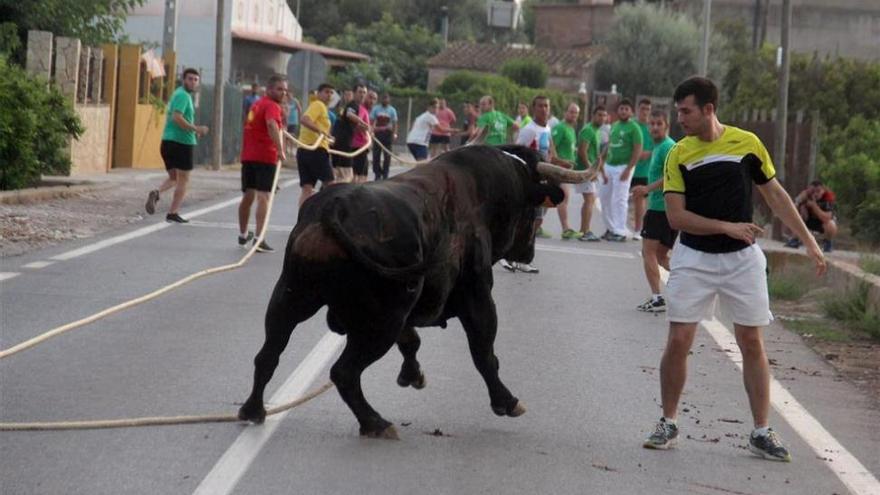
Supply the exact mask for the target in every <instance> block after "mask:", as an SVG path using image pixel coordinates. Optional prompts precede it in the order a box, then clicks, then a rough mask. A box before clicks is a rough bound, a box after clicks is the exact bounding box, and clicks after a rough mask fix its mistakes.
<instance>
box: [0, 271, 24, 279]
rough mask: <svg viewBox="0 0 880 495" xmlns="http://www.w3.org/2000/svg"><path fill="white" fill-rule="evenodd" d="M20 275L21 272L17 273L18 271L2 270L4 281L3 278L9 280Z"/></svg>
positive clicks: (1, 274)
mask: <svg viewBox="0 0 880 495" xmlns="http://www.w3.org/2000/svg"><path fill="white" fill-rule="evenodd" d="M19 275H21V273H16V272H0V281H2V280H9V279H10V278H15V277H17V276H19Z"/></svg>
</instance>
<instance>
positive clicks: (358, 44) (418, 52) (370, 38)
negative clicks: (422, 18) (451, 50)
mask: <svg viewBox="0 0 880 495" xmlns="http://www.w3.org/2000/svg"><path fill="white" fill-rule="evenodd" d="M326 44H327V45H329V46H333V47H336V48H342V49H344V50H352V51H358V52H361V53H365V54H367V55H369V56H370V57H371V60H370V63H369V65H373V66H375V68H376V69H378V75H379V76H380V78H381V83H382V86H384V85H386V84H390V85H392V86H401V87H406V86H422V87H424V86H425V85H426V84H427V81H428V69H427V67H426V65H425V62H426V61H427V59H428V58H430V57H431V56H432V55H434V54H436V53H438V52H440V50H441V49H442V48H443V40H442V39H441V38H440V36H439V35H438V34H436V33H432V32H430V31H428V30H427V29H425V28H423V27H421V26H418V25H411V26H406V27H404V26H401V25H400V24H398V23H396V22H395V21H394V19H393V18H392V17H391V14H388V13H386V14H384V15H383V16H382V18H381V19H379V20H378V21H376V22H374V23H372V24H370V25H368V26H366V27H359V26H356V25H354V24H348V25H346V26H345V29H343V31H342V33H340V34H338V35H336V36H332V37H330V38H328V39H327V41H326ZM358 70H361V71H362V72H365V71H366V69H365V68H361V69H358ZM370 75H372V76H375V74H370ZM379 82H380V81H377V84H379Z"/></svg>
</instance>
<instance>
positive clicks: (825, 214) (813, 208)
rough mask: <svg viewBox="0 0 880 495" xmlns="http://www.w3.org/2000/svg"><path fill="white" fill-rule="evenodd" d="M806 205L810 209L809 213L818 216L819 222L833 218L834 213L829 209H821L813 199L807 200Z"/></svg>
mask: <svg viewBox="0 0 880 495" xmlns="http://www.w3.org/2000/svg"><path fill="white" fill-rule="evenodd" d="M806 207H807V209H808V210H810V215H811V216H814V217H816V218H818V219H819V221H820V222H823V223H824V222H827V221H829V220H833V219H834V215H833V214H832V213H831V212H830V211H825V210H823V209H822V208H820V207H819V204H818V203H816V202H815V201H812V200H810V201H807V202H806Z"/></svg>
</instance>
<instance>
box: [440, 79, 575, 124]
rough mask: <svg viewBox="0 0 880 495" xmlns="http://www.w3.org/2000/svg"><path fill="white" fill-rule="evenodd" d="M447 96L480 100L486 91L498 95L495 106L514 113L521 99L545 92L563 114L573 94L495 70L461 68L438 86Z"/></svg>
mask: <svg viewBox="0 0 880 495" xmlns="http://www.w3.org/2000/svg"><path fill="white" fill-rule="evenodd" d="M437 92H438V93H440V94H442V95H443V96H444V97H445V98H449V99H454V100H456V101H472V102H476V101H478V100H479V99H480V97H482V96H484V95H491V96H492V97H493V98H494V99H495V109H496V110H499V111H501V112H508V113H510V114H514V113H515V112H516V106H517V104H518V103H519V102H530V101H531V100H532V98H534V97H535V96H537V95H539V94H541V95H545V96H547V97H548V98H550V104H551V108H552V110H553V112H554V113H555V114H556V115H557V116H561V115H562V112H563V110H564V109H565V105H566V104H567V103H568V100H569V98H568V97H567V96H566V95H565V94H563V93H561V92H559V91H553V90H545V89H534V88H525V87H522V86H519V85H517V84H516V83H514V82H513V81H511V80H510V79H508V78H506V77H502V76H496V75H493V74H479V73H476V72H470V71H457V72H453V73H452V74H450V75H449V76H448V77H447V78H446V79H444V80H443V83H442V84H440V86H439V87H438V88H437Z"/></svg>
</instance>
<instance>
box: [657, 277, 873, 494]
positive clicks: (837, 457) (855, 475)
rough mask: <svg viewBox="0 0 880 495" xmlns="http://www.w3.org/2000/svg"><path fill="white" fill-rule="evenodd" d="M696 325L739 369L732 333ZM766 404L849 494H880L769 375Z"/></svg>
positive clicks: (715, 324) (717, 325)
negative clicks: (770, 405) (768, 391)
mask: <svg viewBox="0 0 880 495" xmlns="http://www.w3.org/2000/svg"><path fill="white" fill-rule="evenodd" d="M660 278H661V279H662V280H663V283H664V284H665V283H666V281H667V280H668V279H669V272H667V271H666V270H664V269H663V268H662V267H661V268H660ZM700 325H702V326H703V328H705V329H706V331H708V332H709V335H711V336H712V338H713V339H714V340H715V343H717V344H718V346H719V347H721V348H722V349H725V350H726V351H727V352H725V353H724V354H725V355H727V357H728V358H730V360H731V361H733V362H734V364H736V366H737V367H738V368H739V369H740V370H742V366H743V365H742V354H741V353H740V350H739V345H738V344H737V343H736V337H734V335H733V333H731V331H730V330H729V329H728V328H727V327H725V326H724V325H723V324H722V323H721V322H720V321H718V319H717V318H712V319H711V320H703V321H701V322H700ZM770 403H771V404H773V408H774V409H776V411H777V412H778V413H779V415H780V416H782V417H783V419H785V421H786V422H787V423H788V424H789V425H791V427H792V428H793V429H794V431H796V432H797V434H798V435H800V437H801V438H802V439H803V440H804V442H806V443H807V445H809V446H810V448H811V449H813V452H815V453H816V455H817V456H818V457H820V458H826V457H827V458H832V459H833V461H834V462H826V463H825V465H826V466H827V467H828V469H830V470H831V472H833V473H834V474H835V475H836V476H837V478H838V479H840V481H841V482H842V483H843V484H844V485H846V487H847V489H849V492H850V493H851V494H853V495H877V494H880V481H878V480H877V478H876V477H875V476H874V475H873V474H872V473H871V471H869V470H868V468H866V467H865V466H864V464H862V463H861V462H860V461H859V460H858V459H857V458H856V457H855V456H854V455H852V454H851V453H850V451H848V450H846V447H844V446H843V444H841V443H840V442H839V441H838V440H837V439H836V438H834V435H832V434H831V433H830V432H829V431H828V430H826V429H825V427H824V426H822V423H820V422H819V420H817V419H816V418H815V417H813V415H812V414H810V412H809V411H807V409H806V408H805V407H804V406H802V405H801V403H800V402H798V401H797V399H795V398H794V396H793V395H792V394H791V392H789V391H788V390H787V389H786V388H785V387H783V386H782V385H781V384H780V383H779V381H777V380H776V378H773V376H771V377H770Z"/></svg>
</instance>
